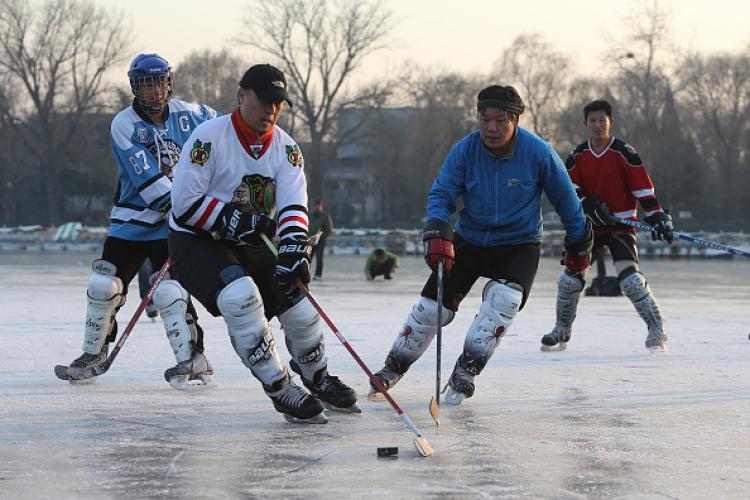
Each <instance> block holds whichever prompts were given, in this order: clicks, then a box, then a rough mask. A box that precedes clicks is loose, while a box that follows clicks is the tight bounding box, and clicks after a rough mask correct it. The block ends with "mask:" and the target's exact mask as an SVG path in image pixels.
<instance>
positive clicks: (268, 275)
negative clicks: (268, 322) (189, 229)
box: [169, 231, 301, 319]
mask: <svg viewBox="0 0 750 500" xmlns="http://www.w3.org/2000/svg"><path fill="white" fill-rule="evenodd" d="M169 251H170V255H171V256H172V267H173V269H174V270H175V272H176V273H177V279H178V280H179V281H180V284H181V285H182V286H184V287H185V289H186V290H187V291H188V292H189V293H190V294H191V295H193V296H194V297H195V298H196V299H198V301H199V302H200V303H201V304H203V306H204V307H205V308H206V309H207V310H208V312H210V313H211V314H213V315H214V316H221V311H219V307H218V306H217V304H216V298H217V297H218V295H219V292H221V291H222V290H223V289H224V287H226V286H227V285H228V284H229V283H231V282H232V281H234V280H236V279H238V278H241V277H243V276H249V277H251V278H252V279H253V281H254V282H255V285H256V286H257V287H258V290H259V291H260V295H261V298H262V299H263V309H264V311H265V314H266V318H267V319H271V318H273V317H274V316H276V315H277V314H280V313H281V312H283V311H285V310H286V309H288V308H289V307H291V305H292V304H294V303H295V302H296V299H298V298H301V295H299V294H297V295H293V296H291V297H287V296H286V295H285V294H284V292H283V291H282V290H281V288H280V287H279V286H278V284H277V283H276V280H275V278H274V274H273V273H274V270H275V269H276V256H275V255H274V254H273V253H271V251H270V250H269V249H268V247H266V246H265V245H260V246H258V247H253V246H239V245H234V244H232V243H229V242H227V241H223V240H219V241H214V240H212V239H208V238H204V237H200V236H195V235H192V234H189V233H183V232H177V231H170V233H169Z"/></svg>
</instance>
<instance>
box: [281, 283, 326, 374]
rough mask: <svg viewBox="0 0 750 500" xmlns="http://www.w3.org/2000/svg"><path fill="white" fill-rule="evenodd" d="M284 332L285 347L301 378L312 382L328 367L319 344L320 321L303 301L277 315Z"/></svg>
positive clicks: (320, 333)
mask: <svg viewBox="0 0 750 500" xmlns="http://www.w3.org/2000/svg"><path fill="white" fill-rule="evenodd" d="M279 322H280V323H281V328H282V329H283V330H284V335H285V337H286V345H287V347H288V348H289V353H290V354H291V355H292V357H293V358H294V361H295V362H296V363H297V365H299V368H300V370H301V371H302V376H303V377H304V378H305V379H307V380H313V376H314V375H315V374H316V373H317V372H318V371H319V370H320V369H321V368H325V367H326V366H327V364H328V360H327V359H326V349H325V343H324V341H323V321H322V320H321V319H320V316H319V315H318V312H317V311H316V310H315V308H314V307H313V306H312V304H311V303H310V301H309V300H308V299H307V298H304V299H302V300H301V301H299V302H297V303H296V304H294V305H293V306H292V307H291V308H289V309H287V310H286V311H284V312H283V313H281V314H280V315H279Z"/></svg>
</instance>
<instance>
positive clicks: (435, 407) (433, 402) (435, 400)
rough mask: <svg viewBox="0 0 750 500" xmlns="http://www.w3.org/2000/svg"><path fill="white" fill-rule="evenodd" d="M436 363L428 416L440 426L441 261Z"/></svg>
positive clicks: (438, 271)
mask: <svg viewBox="0 0 750 500" xmlns="http://www.w3.org/2000/svg"><path fill="white" fill-rule="evenodd" d="M437 303H438V309H437V335H436V337H437V354H436V358H437V363H436V368H435V395H434V396H433V397H432V398H430V415H432V419H433V420H434V421H435V425H438V426H439V425H440V365H441V362H440V351H441V346H442V344H443V259H440V260H439V261H438V265H437Z"/></svg>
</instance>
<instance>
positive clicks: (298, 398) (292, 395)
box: [263, 378, 328, 424]
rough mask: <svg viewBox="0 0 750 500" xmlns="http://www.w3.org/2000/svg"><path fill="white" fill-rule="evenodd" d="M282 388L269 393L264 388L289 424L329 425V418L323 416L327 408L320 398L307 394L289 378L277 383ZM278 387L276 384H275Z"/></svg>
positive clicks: (265, 388)
mask: <svg viewBox="0 0 750 500" xmlns="http://www.w3.org/2000/svg"><path fill="white" fill-rule="evenodd" d="M277 384H278V385H281V386H282V387H281V388H280V389H278V390H275V391H269V390H268V387H267V386H264V387H263V388H264V390H266V394H268V397H269V398H271V401H272V402H273V407H274V408H275V409H276V411H278V412H279V413H281V414H282V415H284V418H285V419H286V421H287V422H291V423H294V424H327V423H328V418H326V416H325V415H324V414H323V410H324V409H325V407H324V406H323V403H321V402H320V400H319V399H318V398H316V397H315V396H313V395H312V394H309V393H308V392H305V390H304V389H302V388H301V387H300V386H298V385H296V384H293V383H291V382H290V381H289V379H288V378H284V379H282V380H281V381H280V382H278V383H277ZM275 385H276V384H275Z"/></svg>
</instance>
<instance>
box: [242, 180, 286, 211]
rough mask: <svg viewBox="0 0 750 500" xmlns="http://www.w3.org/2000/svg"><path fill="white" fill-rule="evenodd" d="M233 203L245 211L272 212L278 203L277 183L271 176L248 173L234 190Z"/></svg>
mask: <svg viewBox="0 0 750 500" xmlns="http://www.w3.org/2000/svg"><path fill="white" fill-rule="evenodd" d="M232 203H233V204H235V205H239V207H240V210H242V211H243V212H260V213H262V214H271V213H272V212H273V209H274V206H275V205H276V185H275V184H274V182H273V179H271V178H270V177H263V176H262V175H259V174H253V175H246V176H244V177H243V178H242V182H240V185H239V186H237V188H236V189H235V190H234V196H233V197H232Z"/></svg>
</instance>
